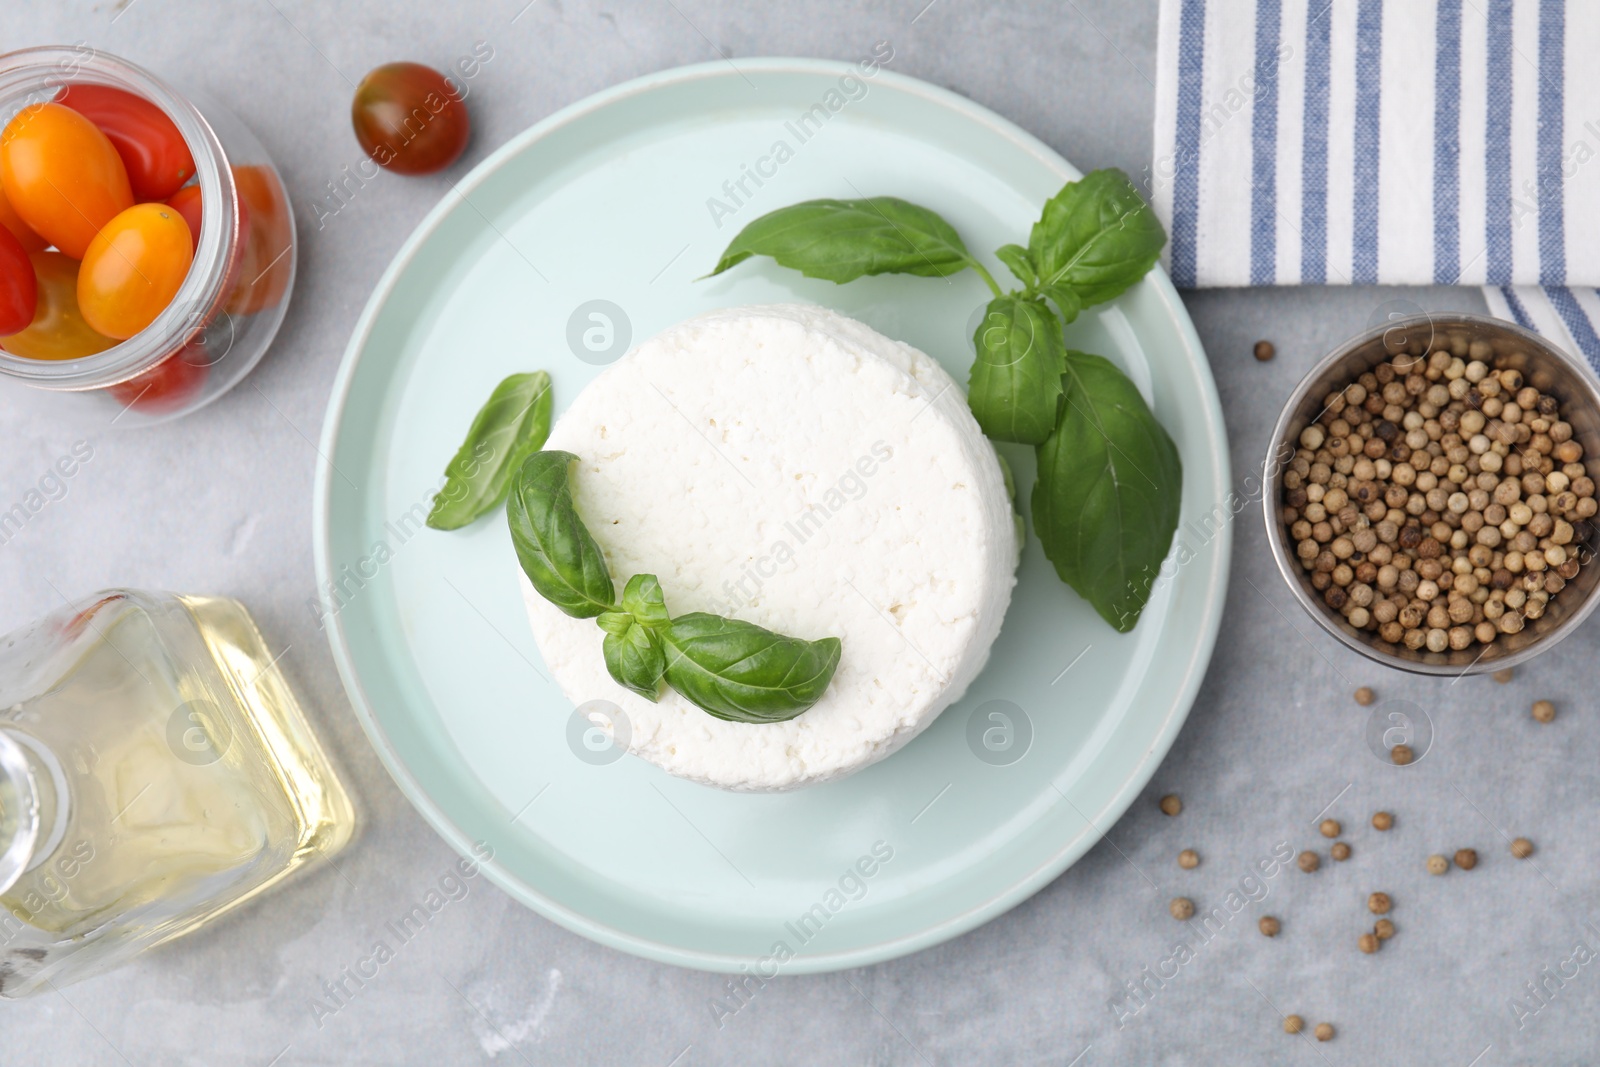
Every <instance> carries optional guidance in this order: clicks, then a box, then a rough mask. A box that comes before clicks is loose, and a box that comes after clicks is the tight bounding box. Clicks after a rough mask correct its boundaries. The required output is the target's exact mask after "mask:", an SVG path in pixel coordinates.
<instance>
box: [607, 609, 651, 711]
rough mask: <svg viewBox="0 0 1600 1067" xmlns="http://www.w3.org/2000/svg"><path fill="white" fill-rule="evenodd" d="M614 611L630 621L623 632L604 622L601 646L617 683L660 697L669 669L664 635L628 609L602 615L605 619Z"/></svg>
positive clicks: (646, 697)
mask: <svg viewBox="0 0 1600 1067" xmlns="http://www.w3.org/2000/svg"><path fill="white" fill-rule="evenodd" d="M613 615H620V616H621V617H622V618H623V619H625V620H626V621H627V625H626V626H625V627H624V628H623V629H622V631H621V632H620V633H619V632H616V631H613V630H611V628H610V627H609V626H605V628H606V630H607V631H608V632H607V633H606V639H605V642H604V644H602V645H601V649H600V650H601V652H602V653H603V654H604V655H605V659H606V670H608V671H610V672H611V677H612V678H614V679H616V681H617V684H618V685H621V686H625V687H626V688H628V689H631V690H633V691H634V692H635V693H638V694H639V695H640V696H642V697H644V698H645V699H646V700H660V699H661V689H662V686H663V685H664V684H665V680H666V673H667V655H666V653H665V652H664V651H662V648H661V639H660V638H658V637H657V636H656V634H655V632H654V631H652V630H651V629H650V628H649V627H647V626H644V625H642V624H641V623H639V621H638V620H636V619H635V618H634V617H633V616H631V615H628V614H626V613H623V612H607V613H606V614H605V615H602V616H600V617H601V618H602V619H606V618H608V617H610V616H613ZM604 625H605V624H604V623H602V626H604Z"/></svg>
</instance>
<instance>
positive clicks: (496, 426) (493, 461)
mask: <svg viewBox="0 0 1600 1067" xmlns="http://www.w3.org/2000/svg"><path fill="white" fill-rule="evenodd" d="M550 401H551V397H550V375H548V374H546V373H545V372H544V371H542V370H541V371H534V372H533V373H531V374H513V375H511V376H510V377H509V378H507V379H505V380H504V381H502V382H501V383H500V384H499V385H497V386H495V390H494V392H493V393H491V394H490V395H489V399H488V401H487V402H485V403H484V405H483V407H482V408H480V409H479V411H478V414H477V416H476V417H475V418H474V419H473V420H472V427H471V429H469V430H468V431H467V438H466V440H465V441H463V442H462V443H461V447H460V448H459V449H457V450H456V454H455V456H454V457H453V458H452V459H451V460H450V462H449V463H448V464H447V465H446V466H445V469H444V473H445V481H444V485H443V487H441V488H440V490H439V492H438V494H437V495H435V496H434V498H433V508H432V510H431V511H429V512H428V525H429V526H432V527H433V528H434V529H435V530H456V529H460V528H461V527H463V526H466V525H467V524H468V523H470V522H472V521H474V520H476V519H478V518H479V517H481V516H483V515H485V514H487V513H488V512H490V511H493V510H494V509H495V508H497V507H499V506H500V505H501V504H502V503H504V502H505V499H506V497H507V496H508V495H509V494H510V492H511V482H512V480H513V479H514V478H515V477H516V475H517V471H518V469H519V468H521V466H522V463H523V461H524V460H526V459H527V458H528V457H529V456H531V455H533V453H535V452H537V451H539V449H541V448H543V447H544V442H545V439H546V438H547V437H549V436H550V407H551V403H550Z"/></svg>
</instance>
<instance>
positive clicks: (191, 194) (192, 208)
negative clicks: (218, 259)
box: [167, 185, 250, 252]
mask: <svg viewBox="0 0 1600 1067" xmlns="http://www.w3.org/2000/svg"><path fill="white" fill-rule="evenodd" d="M167 206H168V207H170V208H172V209H173V210H174V211H176V212H177V213H178V214H180V215H182V216H183V221H184V222H187V223H188V224H189V236H190V237H192V238H193V239H194V248H195V251H197V252H198V251H199V250H200V220H201V218H202V217H203V215H204V212H203V211H202V210H201V205H200V186H198V185H185V186H184V187H183V188H182V189H179V190H178V191H177V192H175V193H173V194H172V195H171V196H169V197H167ZM239 232H240V233H242V234H246V235H248V234H249V233H250V208H249V207H248V206H247V205H246V204H245V202H244V200H243V198H241V199H240V200H239Z"/></svg>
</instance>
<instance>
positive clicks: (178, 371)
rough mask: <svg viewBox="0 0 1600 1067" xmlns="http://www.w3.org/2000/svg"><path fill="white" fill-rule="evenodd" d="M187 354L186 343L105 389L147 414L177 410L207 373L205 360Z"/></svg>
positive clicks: (202, 382) (135, 409) (203, 381)
mask: <svg viewBox="0 0 1600 1067" xmlns="http://www.w3.org/2000/svg"><path fill="white" fill-rule="evenodd" d="M189 355H190V351H189V348H188V347H187V346H185V347H184V348H181V349H179V350H178V351H177V352H174V353H173V354H172V355H170V356H168V357H167V358H166V359H165V360H163V361H162V362H160V363H157V364H156V365H155V366H154V367H151V368H150V369H149V370H147V371H145V372H144V373H143V374H140V375H138V376H137V377H134V378H129V379H128V380H127V381H125V382H118V383H117V384H116V385H113V386H111V387H109V388H108V389H106V392H107V393H110V394H111V396H112V398H113V399H115V400H116V401H117V402H118V403H119V404H121V405H123V406H124V407H126V408H128V409H129V410H132V411H139V412H143V413H145V414H147V415H159V414H162V413H164V412H169V411H176V410H177V409H178V408H181V407H183V406H184V405H185V404H187V403H188V402H189V401H191V400H193V399H194V397H195V395H196V394H198V393H199V392H200V387H201V386H203V385H205V383H206V375H207V374H209V373H210V368H209V366H208V365H207V364H206V363H204V362H190V361H189V359H186V358H185V357H186V356H189ZM195 358H197V359H199V358H201V357H195Z"/></svg>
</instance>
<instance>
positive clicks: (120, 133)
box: [56, 85, 194, 200]
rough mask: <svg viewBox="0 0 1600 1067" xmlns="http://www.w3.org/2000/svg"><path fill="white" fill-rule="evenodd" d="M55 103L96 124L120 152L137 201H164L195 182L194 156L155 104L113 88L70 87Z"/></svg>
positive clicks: (94, 86)
mask: <svg viewBox="0 0 1600 1067" xmlns="http://www.w3.org/2000/svg"><path fill="white" fill-rule="evenodd" d="M56 103H58V104H64V105H66V106H67V107H70V108H71V109H72V110H74V111H76V112H77V113H78V114H80V115H82V116H83V117H84V118H86V119H88V120H89V121H90V122H92V123H94V124H95V125H96V126H98V127H99V128H100V132H101V133H103V134H105V135H106V137H107V138H108V139H109V140H110V141H111V143H112V145H113V146H115V147H116V150H117V155H119V156H121V157H122V164H123V166H124V167H126V168H127V170H128V183H129V185H131V186H132V187H133V195H134V198H135V199H136V200H165V199H166V198H167V197H169V196H171V195H172V194H173V193H175V192H177V191H178V189H179V188H180V187H181V186H182V185H183V183H184V182H186V181H188V180H189V179H190V178H192V177H194V156H192V155H191V154H190V153H189V145H188V142H186V141H185V140H184V139H183V134H181V133H179V132H178V127H177V125H176V124H175V123H174V122H173V121H172V120H171V119H170V118H168V117H167V113H166V112H165V111H162V110H161V109H160V108H159V107H156V105H155V104H152V103H151V102H150V101H148V100H146V99H145V98H144V97H142V96H135V95H134V94H132V93H130V92H125V91H124V90H122V89H114V88H112V87H111V86H109V85H69V86H67V88H66V91H64V92H63V93H62V94H61V95H60V96H58V97H56Z"/></svg>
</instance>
